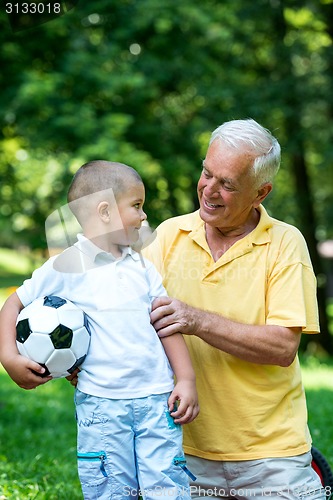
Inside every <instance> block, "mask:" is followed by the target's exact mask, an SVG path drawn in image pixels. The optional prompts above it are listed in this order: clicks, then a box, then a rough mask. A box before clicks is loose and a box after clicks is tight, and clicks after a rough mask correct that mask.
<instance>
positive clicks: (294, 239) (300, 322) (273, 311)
mask: <svg viewBox="0 0 333 500" xmlns="http://www.w3.org/2000/svg"><path fill="white" fill-rule="evenodd" d="M316 292H317V282H316V277H315V274H314V272H313V268H312V265H311V261H310V257H309V254H308V249H307V246H306V243H305V241H304V238H303V236H302V235H301V234H300V233H298V231H297V232H294V234H293V235H290V234H289V235H287V237H286V238H285V240H284V241H283V242H282V244H281V246H280V248H279V253H278V257H277V259H276V262H275V264H274V267H273V268H272V272H271V273H270V275H269V276H268V285H267V294H266V322H267V324H271V325H272V324H278V325H281V326H286V327H301V328H302V331H303V332H304V333H318V332H319V331H320V329H319V319H318V306H317V293H316Z"/></svg>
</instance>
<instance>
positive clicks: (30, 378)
mask: <svg viewBox="0 0 333 500" xmlns="http://www.w3.org/2000/svg"><path fill="white" fill-rule="evenodd" d="M4 368H5V369H6V371H7V373H8V375H9V376H10V377H11V378H12V379H13V381H14V382H15V383H16V384H17V385H18V386H19V387H21V388H22V389H36V387H38V386H39V385H43V384H46V382H49V380H52V377H50V376H48V377H43V376H42V375H43V373H45V368H43V367H42V366H41V365H40V364H39V363H36V362H35V361H31V360H30V359H28V358H26V357H25V356H21V355H20V354H17V355H15V356H13V357H12V358H11V359H10V360H7V361H6V363H4ZM33 372H36V373H37V374H40V375H36V373H33Z"/></svg>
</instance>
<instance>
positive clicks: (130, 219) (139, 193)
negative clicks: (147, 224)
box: [115, 182, 147, 245]
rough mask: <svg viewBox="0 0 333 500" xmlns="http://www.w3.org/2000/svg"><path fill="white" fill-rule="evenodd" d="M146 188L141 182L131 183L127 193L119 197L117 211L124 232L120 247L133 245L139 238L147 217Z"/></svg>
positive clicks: (121, 232) (120, 235)
mask: <svg viewBox="0 0 333 500" xmlns="http://www.w3.org/2000/svg"><path fill="white" fill-rule="evenodd" d="M144 201H145V188H144V185H143V184H142V183H141V182H131V184H130V185H129V186H128V188H127V189H126V191H125V192H124V193H122V194H120V196H119V197H118V200H117V209H118V213H119V215H120V218H121V222H122V226H123V231H120V232H119V233H118V234H117V236H119V241H117V242H115V243H117V244H118V245H131V244H133V243H135V242H136V241H137V240H138V238H139V229H140V227H141V224H142V222H143V221H144V220H146V219H147V215H146V214H145V212H144V211H143V204H144Z"/></svg>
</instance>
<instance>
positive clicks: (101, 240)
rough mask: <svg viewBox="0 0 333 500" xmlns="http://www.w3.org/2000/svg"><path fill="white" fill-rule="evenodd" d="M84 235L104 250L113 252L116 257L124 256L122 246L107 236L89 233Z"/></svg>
mask: <svg viewBox="0 0 333 500" xmlns="http://www.w3.org/2000/svg"><path fill="white" fill-rule="evenodd" d="M84 236H85V237H86V238H87V239H88V240H90V241H91V242H92V243H93V244H94V245H96V246H97V247H98V248H100V249H101V250H103V251H104V252H107V253H111V254H112V255H113V256H114V257H115V258H118V257H121V256H122V251H121V248H120V246H119V245H118V244H117V243H113V242H111V241H108V238H106V237H105V236H103V235H101V236H95V237H89V235H88V234H84Z"/></svg>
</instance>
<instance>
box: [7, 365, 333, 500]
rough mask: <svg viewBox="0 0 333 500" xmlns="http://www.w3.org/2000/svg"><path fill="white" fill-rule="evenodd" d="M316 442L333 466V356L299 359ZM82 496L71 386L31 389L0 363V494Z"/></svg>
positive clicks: (54, 498)
mask: <svg viewBox="0 0 333 500" xmlns="http://www.w3.org/2000/svg"><path fill="white" fill-rule="evenodd" d="M302 372H303V380H304V385H305V389H306V394H307V401H308V411H309V427H310V430H311V434H312V437H313V441H314V446H316V447H317V448H319V449H320V450H321V451H322V453H323V454H324V455H325V457H326V458H327V460H328V461H329V463H330V465H331V466H332V467H333V423H332V406H333V405H332V402H333V361H326V362H325V363H324V362H319V361H318V360H316V359H314V358H307V359H306V360H302ZM69 498H70V499H71V500H82V495H81V488H80V484H79V480H78V476H77V465H76V423H75V419H74V403H73V387H72V386H71V385H70V384H69V383H68V382H67V381H66V380H64V379H62V380H54V381H52V382H50V383H48V384H46V385H44V386H41V387H39V388H37V389H36V390H33V391H24V390H23V389H20V388H19V387H17V386H16V385H15V384H14V383H13V382H12V381H11V380H10V378H9V377H8V375H7V374H6V373H5V372H4V370H3V369H1V368H0V500H7V499H8V500H26V499H36V500H68V499H69Z"/></svg>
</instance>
